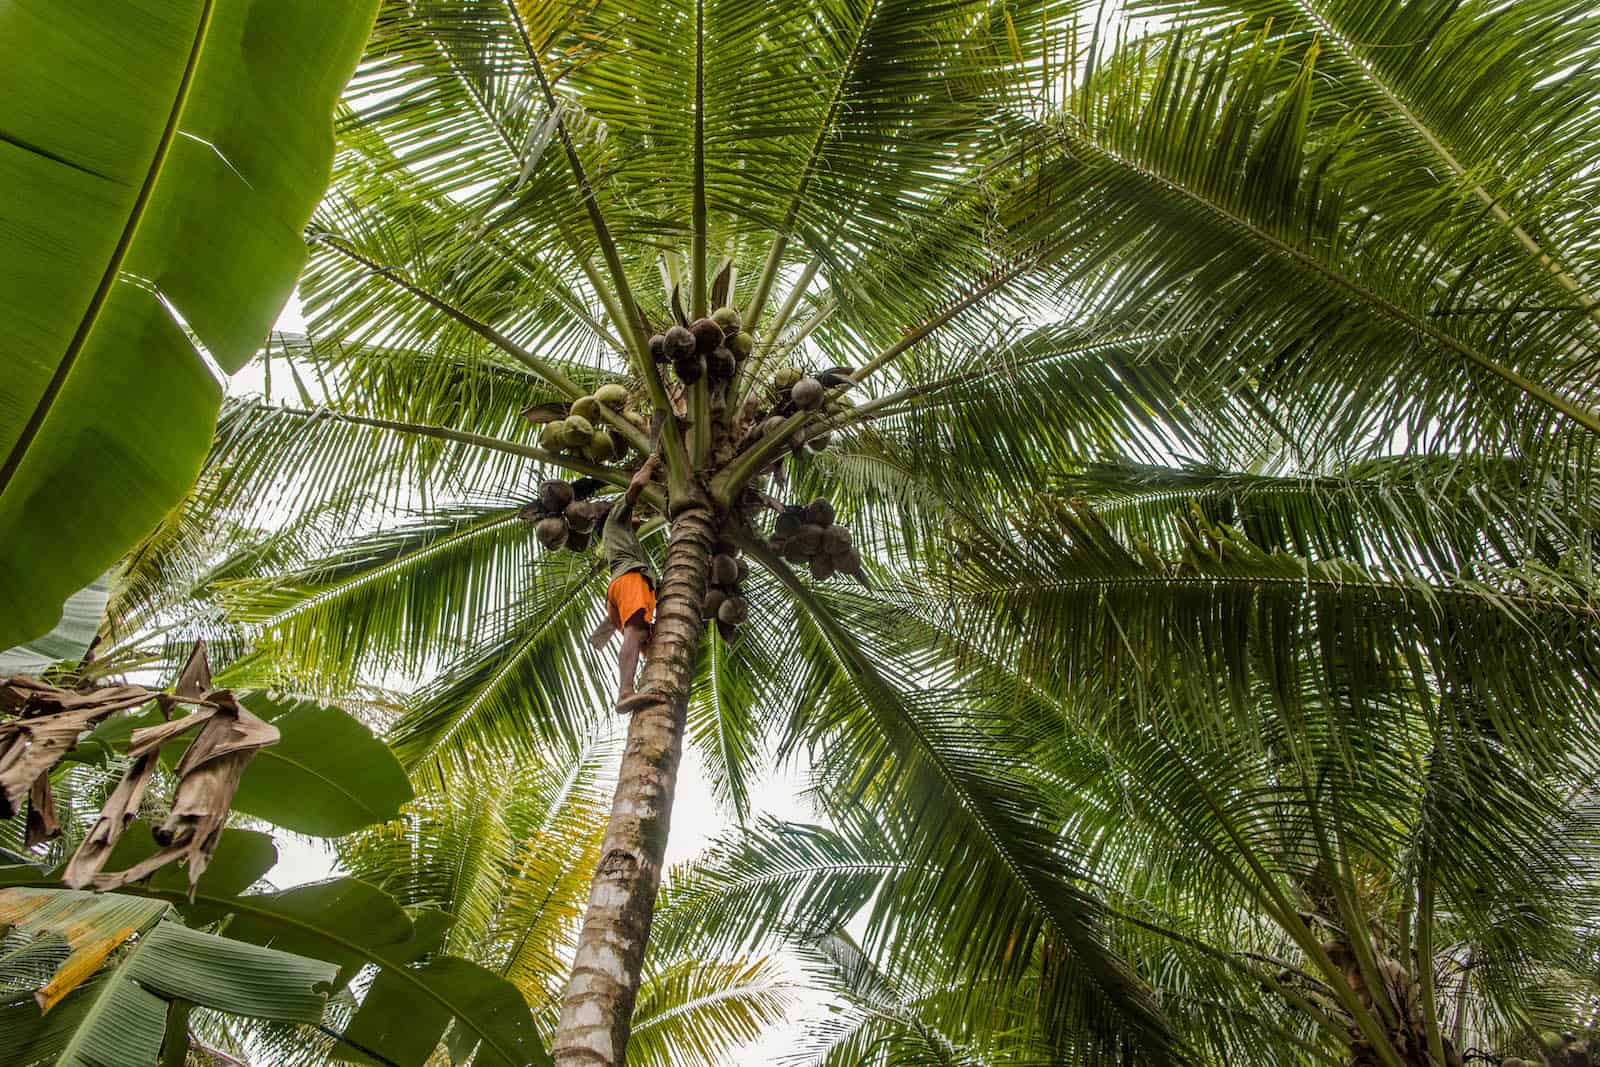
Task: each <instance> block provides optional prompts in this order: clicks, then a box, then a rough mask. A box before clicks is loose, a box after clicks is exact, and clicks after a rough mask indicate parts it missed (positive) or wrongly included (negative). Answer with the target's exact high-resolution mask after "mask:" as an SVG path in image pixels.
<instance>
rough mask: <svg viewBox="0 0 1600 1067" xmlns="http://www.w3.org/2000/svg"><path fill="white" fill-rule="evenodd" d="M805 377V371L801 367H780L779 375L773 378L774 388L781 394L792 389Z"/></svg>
mask: <svg viewBox="0 0 1600 1067" xmlns="http://www.w3.org/2000/svg"><path fill="white" fill-rule="evenodd" d="M805 376H806V375H805V371H803V370H801V369H800V368H799V367H780V368H778V373H777V374H775V375H773V376H772V387H773V388H774V389H776V390H778V392H780V393H781V392H783V391H784V390H785V389H792V388H793V387H794V383H795V382H798V381H799V380H800V379H801V378H804V377H805Z"/></svg>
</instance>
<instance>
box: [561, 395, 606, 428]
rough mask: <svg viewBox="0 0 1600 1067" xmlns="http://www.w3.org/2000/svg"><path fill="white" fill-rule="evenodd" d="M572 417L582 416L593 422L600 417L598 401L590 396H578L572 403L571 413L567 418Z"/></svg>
mask: <svg viewBox="0 0 1600 1067" xmlns="http://www.w3.org/2000/svg"><path fill="white" fill-rule="evenodd" d="M572 415H582V416H583V417H584V418H586V419H588V420H589V421H590V422H593V421H594V420H596V419H598V418H599V417H600V401H599V400H597V399H595V398H594V397H592V396H580V397H579V398H578V399H576V400H574V401H573V402H572V411H571V412H569V413H568V417H569V418H570V417H571V416H572Z"/></svg>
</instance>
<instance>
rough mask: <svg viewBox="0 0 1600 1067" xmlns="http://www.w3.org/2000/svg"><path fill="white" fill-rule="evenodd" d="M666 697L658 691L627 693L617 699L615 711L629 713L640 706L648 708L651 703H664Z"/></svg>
mask: <svg viewBox="0 0 1600 1067" xmlns="http://www.w3.org/2000/svg"><path fill="white" fill-rule="evenodd" d="M664 703H666V698H665V697H663V696H662V695H661V694H660V693H650V692H644V693H629V694H627V695H626V696H623V697H621V698H619V699H618V700H617V713H618V714H619V715H631V714H632V713H633V712H636V711H638V710H639V709H640V708H648V707H649V706H650V705H651V704H664Z"/></svg>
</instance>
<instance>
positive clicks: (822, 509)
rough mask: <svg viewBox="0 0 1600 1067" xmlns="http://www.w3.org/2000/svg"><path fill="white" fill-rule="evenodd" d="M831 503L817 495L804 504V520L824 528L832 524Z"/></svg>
mask: <svg viewBox="0 0 1600 1067" xmlns="http://www.w3.org/2000/svg"><path fill="white" fill-rule="evenodd" d="M833 520H834V513H833V505H832V504H830V503H828V501H827V499H826V498H824V497H820V496H819V497H817V499H815V500H813V501H812V502H811V503H809V504H807V505H806V521H807V522H809V523H813V524H815V525H817V526H821V527H822V528H824V529H826V528H828V527H829V526H832V525H833Z"/></svg>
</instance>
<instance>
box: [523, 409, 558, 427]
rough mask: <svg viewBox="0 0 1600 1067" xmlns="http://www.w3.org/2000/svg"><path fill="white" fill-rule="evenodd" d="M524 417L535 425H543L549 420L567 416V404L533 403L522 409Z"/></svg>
mask: <svg viewBox="0 0 1600 1067" xmlns="http://www.w3.org/2000/svg"><path fill="white" fill-rule="evenodd" d="M522 417H523V418H525V419H527V420H528V421H529V422H531V423H533V424H534V425H535V426H543V425H544V424H545V423H547V422H555V421H556V420H557V419H564V418H566V417H567V405H565V404H532V405H530V406H528V407H525V408H523V409H522Z"/></svg>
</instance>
